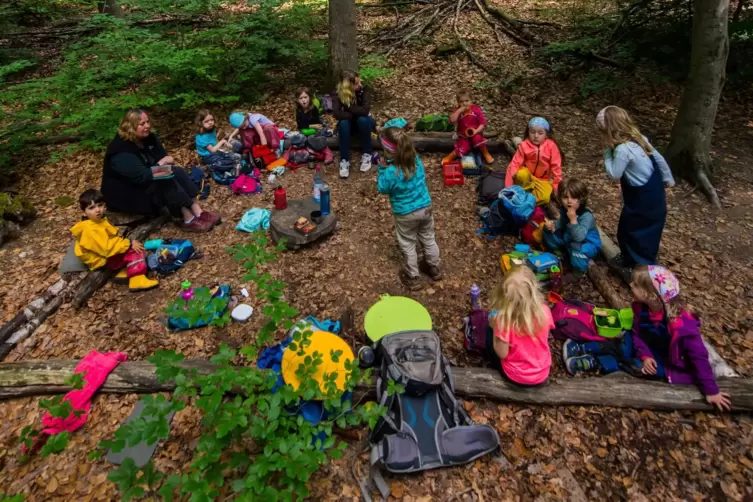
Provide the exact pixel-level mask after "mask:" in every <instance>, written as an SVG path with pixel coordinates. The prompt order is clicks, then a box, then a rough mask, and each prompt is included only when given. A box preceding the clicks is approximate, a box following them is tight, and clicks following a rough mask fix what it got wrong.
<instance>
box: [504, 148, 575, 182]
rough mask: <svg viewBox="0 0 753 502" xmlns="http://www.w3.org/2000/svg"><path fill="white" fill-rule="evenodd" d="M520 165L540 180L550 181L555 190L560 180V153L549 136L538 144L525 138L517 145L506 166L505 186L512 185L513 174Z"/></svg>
mask: <svg viewBox="0 0 753 502" xmlns="http://www.w3.org/2000/svg"><path fill="white" fill-rule="evenodd" d="M521 167H527V168H528V169H529V170H530V171H531V174H532V175H533V176H535V177H536V178H538V179H540V180H546V181H550V182H551V183H552V186H553V187H554V189H555V190H556V189H557V187H558V186H559V184H560V181H562V155H561V154H560V149H559V147H557V143H555V142H554V140H551V139H549V138H547V139H545V140H544V142H543V143H541V144H540V145H534V144H533V143H531V140H530V139H525V140H523V142H521V143H520V145H518V149H517V150H516V151H515V155H514V156H513V158H512V160H511V161H510V164H509V165H508V166H507V174H506V175H505V186H506V187H509V186H510V185H512V183H513V176H515V173H516V172H518V169H520V168H521Z"/></svg>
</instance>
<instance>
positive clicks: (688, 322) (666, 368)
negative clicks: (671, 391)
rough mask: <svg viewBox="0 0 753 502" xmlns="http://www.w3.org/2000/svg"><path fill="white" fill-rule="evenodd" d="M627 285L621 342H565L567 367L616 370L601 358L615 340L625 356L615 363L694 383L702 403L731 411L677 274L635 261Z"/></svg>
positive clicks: (630, 369) (658, 377)
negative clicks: (627, 316)
mask: <svg viewBox="0 0 753 502" xmlns="http://www.w3.org/2000/svg"><path fill="white" fill-rule="evenodd" d="M630 289H631V290H632V292H633V300H634V301H633V330H632V333H626V334H625V336H624V340H623V342H622V343H620V342H603V343H602V342H591V343H583V344H578V343H575V342H573V341H572V340H568V341H566V342H565V344H564V345H563V348H562V352H563V357H564V358H565V361H566V364H565V366H566V367H567V370H568V372H570V373H571V374H574V373H577V372H579V371H594V370H602V371H604V372H610V371H616V369H617V368H616V367H614V368H610V367H609V359H608V358H606V359H605V357H604V354H614V347H615V343H616V344H619V346H620V350H621V351H622V352H623V356H625V355H626V356H627V357H623V358H622V361H621V362H622V363H623V364H620V365H619V366H620V368H622V369H625V370H626V371H628V372H629V373H631V374H633V375H635V376H641V377H644V378H650V379H655V380H665V381H668V382H669V383H673V384H680V385H693V384H694V385H696V386H697V387H698V389H699V390H700V391H701V392H702V393H703V395H704V396H706V402H708V403H709V404H711V405H714V406H716V407H717V408H718V409H719V410H720V411H724V410H727V411H729V410H731V406H732V404H731V401H730V396H729V394H727V393H726V392H720V391H719V386H718V385H717V383H716V380H715V378H714V372H713V370H712V368H711V364H710V363H709V353H708V351H707V350H706V346H705V345H704V343H703V338H702V337H701V330H700V328H701V322H700V320H699V319H698V317H696V316H695V315H694V314H693V313H691V312H690V309H689V308H688V306H687V305H686V304H685V303H684V302H683V301H682V299H681V297H680V283H679V282H678V280H677V277H676V276H675V275H674V274H673V273H672V272H671V271H670V270H667V269H666V268H664V267H661V266H659V265H638V266H637V267H636V268H635V270H634V271H633V281H632V282H631V283H630ZM626 351H627V352H628V354H624V352H626ZM632 352H634V354H633V353H632ZM626 360H627V361H626ZM625 362H627V364H625ZM615 366H617V365H616V364H615Z"/></svg>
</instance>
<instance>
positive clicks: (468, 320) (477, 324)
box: [463, 309, 489, 355]
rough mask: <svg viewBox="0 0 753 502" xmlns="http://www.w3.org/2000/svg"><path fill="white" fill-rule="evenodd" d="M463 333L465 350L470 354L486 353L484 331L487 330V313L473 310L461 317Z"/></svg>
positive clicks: (481, 310)
mask: <svg viewBox="0 0 753 502" xmlns="http://www.w3.org/2000/svg"><path fill="white" fill-rule="evenodd" d="M463 329H464V331H465V341H464V342H463V345H464V346H465V350H467V351H468V352H469V353H471V354H478V355H483V354H485V353H486V330H487V329H489V313H488V312H487V311H486V310H483V309H476V310H473V311H472V312H471V313H470V314H468V315H467V316H465V317H463Z"/></svg>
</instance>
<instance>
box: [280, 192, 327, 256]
mask: <svg viewBox="0 0 753 502" xmlns="http://www.w3.org/2000/svg"><path fill="white" fill-rule="evenodd" d="M312 211H319V203H318V202H314V199H313V197H307V198H305V199H298V200H289V201H288V207H287V209H283V210H273V211H272V216H271V217H270V218H269V232H270V235H271V236H272V241H273V242H274V243H275V244H277V243H278V242H279V241H280V239H281V238H283V237H284V238H285V239H286V241H285V247H286V248H288V249H299V248H300V247H301V246H305V245H307V244H311V243H312V242H316V241H318V240H319V239H321V238H322V237H326V236H327V235H329V234H331V233H332V232H333V231H334V230H335V226H336V225H337V215H336V214H335V213H334V212H332V211H330V213H329V214H328V215H326V216H324V219H323V220H322V222H321V223H317V224H316V228H315V229H314V230H312V231H311V232H309V233H308V234H303V233H301V232H299V231H298V230H296V229H295V222H296V221H298V218H300V217H301V216H303V217H304V218H306V219H308V220H311V212H312ZM312 223H313V222H312Z"/></svg>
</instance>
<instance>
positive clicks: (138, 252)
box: [71, 189, 159, 291]
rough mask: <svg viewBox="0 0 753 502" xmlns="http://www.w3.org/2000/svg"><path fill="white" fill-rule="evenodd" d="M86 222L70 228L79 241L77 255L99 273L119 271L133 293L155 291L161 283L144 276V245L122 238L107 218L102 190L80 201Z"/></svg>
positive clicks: (83, 194)
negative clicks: (107, 270)
mask: <svg viewBox="0 0 753 502" xmlns="http://www.w3.org/2000/svg"><path fill="white" fill-rule="evenodd" d="M78 203H79V206H81V211H83V213H84V219H83V220H82V221H80V222H78V223H76V224H75V225H73V227H72V228H71V234H73V238H74V239H76V244H75V247H74V252H75V253H76V256H78V257H79V259H80V260H81V261H82V262H84V264H86V266H87V267H89V270H96V269H98V268H102V267H104V266H107V268H109V269H110V270H119V271H120V272H119V273H118V274H117V276H116V278H117V279H126V278H128V288H129V289H130V290H131V291H144V290H147V289H152V288H155V287H157V286H158V285H159V281H153V280H151V279H149V278H147V276H146V275H145V274H146V272H147V267H146V255H145V253H144V246H143V244H141V243H140V242H139V241H136V240H133V241H132V240H128V239H126V238H125V237H121V236H120V234H119V233H118V229H117V228H115V227H114V226H112V224H111V223H110V222H109V221H107V218H106V217H105V197H104V195H102V192H100V191H99V190H94V189H89V190H86V191H85V192H84V193H82V194H81V196H80V197H79V199H78Z"/></svg>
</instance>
